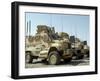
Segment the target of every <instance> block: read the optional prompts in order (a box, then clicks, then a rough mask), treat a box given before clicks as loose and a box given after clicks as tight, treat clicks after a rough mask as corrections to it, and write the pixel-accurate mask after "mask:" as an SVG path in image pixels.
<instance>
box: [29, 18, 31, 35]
mask: <svg viewBox="0 0 100 81" xmlns="http://www.w3.org/2000/svg"><path fill="white" fill-rule="evenodd" d="M30 35H31V21H30V20H29V36H30Z"/></svg>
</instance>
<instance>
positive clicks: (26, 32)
mask: <svg viewBox="0 0 100 81" xmlns="http://www.w3.org/2000/svg"><path fill="white" fill-rule="evenodd" d="M26 35H27V36H28V21H27V26H26Z"/></svg>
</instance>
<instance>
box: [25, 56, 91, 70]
mask: <svg viewBox="0 0 100 81" xmlns="http://www.w3.org/2000/svg"><path fill="white" fill-rule="evenodd" d="M82 65H89V58H86V57H84V58H83V59H79V60H75V59H72V60H71V62H68V63H65V62H64V61H61V63H60V64H59V65H48V64H47V63H43V62H42V61H41V59H37V60H33V62H32V63H30V64H25V67H26V68H39V67H55V66H82Z"/></svg>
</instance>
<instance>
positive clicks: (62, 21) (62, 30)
mask: <svg viewBox="0 0 100 81" xmlns="http://www.w3.org/2000/svg"><path fill="white" fill-rule="evenodd" d="M61 26H62V32H63V17H62V16H61Z"/></svg>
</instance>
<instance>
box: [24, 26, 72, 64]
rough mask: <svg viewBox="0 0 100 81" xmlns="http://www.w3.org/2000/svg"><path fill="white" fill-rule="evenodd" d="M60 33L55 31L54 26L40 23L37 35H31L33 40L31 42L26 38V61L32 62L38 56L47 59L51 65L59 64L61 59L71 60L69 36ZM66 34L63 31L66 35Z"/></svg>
mask: <svg viewBox="0 0 100 81" xmlns="http://www.w3.org/2000/svg"><path fill="white" fill-rule="evenodd" d="M60 35H62V34H60ZM60 35H58V33H55V29H54V27H48V26H46V25H38V26H37V33H36V35H35V36H34V37H31V38H32V40H33V41H32V42H31V43H29V42H27V41H28V39H27V40H26V47H25V53H26V55H25V61H26V63H32V61H33V60H34V59H38V58H40V59H42V60H43V61H47V62H48V64H51V65H56V64H59V63H60V61H61V60H64V61H65V62H68V61H71V59H72V50H71V43H70V41H69V38H68V39H65V38H62V36H61V37H60ZM66 35H67V34H65V33H63V36H64V37H66ZM30 44H31V45H30Z"/></svg>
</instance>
